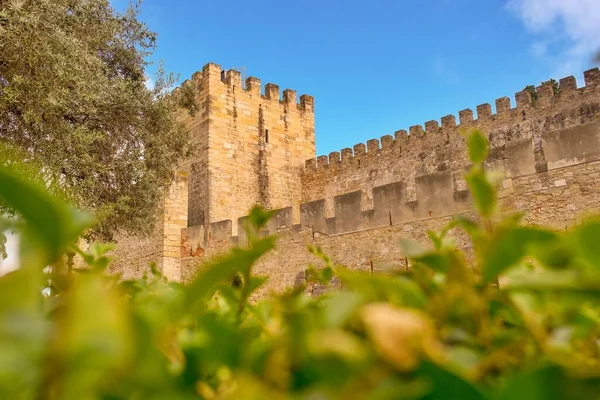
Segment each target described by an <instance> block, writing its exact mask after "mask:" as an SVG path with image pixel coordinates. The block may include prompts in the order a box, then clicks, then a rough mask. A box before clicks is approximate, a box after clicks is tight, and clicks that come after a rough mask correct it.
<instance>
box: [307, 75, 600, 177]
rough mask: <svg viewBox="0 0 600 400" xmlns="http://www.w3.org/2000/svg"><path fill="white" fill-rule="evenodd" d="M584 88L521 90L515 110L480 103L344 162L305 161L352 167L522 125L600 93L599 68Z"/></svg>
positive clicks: (569, 83) (565, 82) (352, 152)
mask: <svg viewBox="0 0 600 400" xmlns="http://www.w3.org/2000/svg"><path fill="white" fill-rule="evenodd" d="M584 79H585V85H584V86H582V87H580V88H578V87H577V82H576V79H575V78H574V77H573V76H569V77H566V78H562V79H560V81H559V93H558V94H556V95H555V93H554V89H553V87H552V85H551V84H544V85H542V86H538V87H537V88H536V96H537V99H536V100H535V101H534V100H533V98H532V96H531V94H530V93H529V92H528V91H521V92H518V93H516V94H515V96H514V101H515V106H514V107H512V104H511V99H510V98H509V97H501V98H499V99H496V100H495V102H494V104H495V112H494V111H493V110H492V105H491V104H489V103H484V104H480V105H478V106H477V107H476V113H474V112H473V110H472V109H464V110H461V111H459V112H458V124H457V118H456V116H454V115H446V116H444V117H442V118H441V124H440V123H438V121H437V120H431V121H427V122H425V124H424V125H423V126H421V125H414V126H411V127H410V128H409V130H408V133H407V132H406V131H405V130H399V131H396V132H395V133H394V136H393V137H392V136H391V135H385V136H382V137H381V138H380V139H370V140H368V141H367V142H366V145H365V144H364V143H358V144H356V145H354V146H353V148H345V149H342V150H341V159H340V157H339V155H338V154H339V153H338V152H332V153H330V154H329V156H325V155H323V156H319V157H317V158H315V159H310V160H306V162H305V170H306V173H308V174H310V173H315V172H317V171H319V170H321V169H323V168H329V167H343V166H345V165H350V164H352V163H353V162H354V160H355V159H361V158H366V157H374V156H377V155H379V154H381V153H383V152H386V151H391V150H394V149H397V150H398V151H399V150H400V148H403V147H407V145H408V144H409V143H410V146H408V147H410V148H412V149H413V150H414V151H422V150H423V149H424V148H426V147H427V146H426V143H427V142H439V141H440V140H442V141H443V140H444V139H446V140H451V139H452V138H456V137H457V135H452V134H451V133H454V132H456V131H461V130H465V129H472V128H481V129H486V130H493V129H494V127H493V126H490V125H494V124H497V125H506V124H507V123H510V121H511V120H512V121H514V122H519V121H523V120H526V119H528V118H534V117H537V116H539V115H541V114H545V113H548V112H551V110H552V109H553V108H554V109H559V108H561V107H562V105H563V104H564V105H568V104H569V103H573V102H585V100H586V98H589V97H593V96H594V95H597V94H598V93H600V70H599V69H598V68H594V69H590V70H588V71H585V72H584Z"/></svg>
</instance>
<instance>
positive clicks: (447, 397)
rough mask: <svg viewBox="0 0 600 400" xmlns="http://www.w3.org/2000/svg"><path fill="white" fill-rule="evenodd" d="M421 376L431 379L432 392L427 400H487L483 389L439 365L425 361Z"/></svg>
mask: <svg viewBox="0 0 600 400" xmlns="http://www.w3.org/2000/svg"><path fill="white" fill-rule="evenodd" d="M417 372H418V373H419V375H421V376H423V377H427V378H429V383H430V385H431V386H432V390H431V392H430V393H429V395H428V396H426V397H425V400H486V399H488V400H489V399H490V398H489V397H488V396H487V395H485V394H484V393H483V392H482V391H481V389H479V388H478V387H477V386H475V385H473V384H472V383H470V382H468V381H466V380H465V379H463V378H461V377H460V376H458V375H456V374H455V373H453V372H451V371H449V370H447V369H444V368H442V367H441V366H439V365H436V364H433V363H431V362H428V361H423V362H422V363H421V366H420V367H419V369H418V371H417Z"/></svg>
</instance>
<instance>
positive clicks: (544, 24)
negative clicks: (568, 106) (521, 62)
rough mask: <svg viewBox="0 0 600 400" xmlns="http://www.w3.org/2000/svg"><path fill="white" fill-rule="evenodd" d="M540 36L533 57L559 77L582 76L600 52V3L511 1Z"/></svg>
mask: <svg viewBox="0 0 600 400" xmlns="http://www.w3.org/2000/svg"><path fill="white" fill-rule="evenodd" d="M508 8H509V9H510V10H511V11H513V12H514V13H515V14H516V15H517V16H518V17H519V18H520V19H521V20H522V22H523V23H524V24H525V27H526V28H527V29H528V30H530V31H531V32H532V33H534V34H535V35H536V39H535V42H534V43H533V44H532V48H531V50H532V53H533V54H534V56H536V57H538V58H539V59H540V60H542V61H544V62H546V63H548V64H549V67H550V68H551V69H553V70H554V72H555V73H556V74H558V75H561V76H562V75H565V74H566V75H570V74H574V73H580V72H581V71H582V70H583V69H587V68H589V67H590V66H591V63H592V60H593V57H594V55H595V54H596V53H597V52H598V51H600V1H599V0H509V2H508Z"/></svg>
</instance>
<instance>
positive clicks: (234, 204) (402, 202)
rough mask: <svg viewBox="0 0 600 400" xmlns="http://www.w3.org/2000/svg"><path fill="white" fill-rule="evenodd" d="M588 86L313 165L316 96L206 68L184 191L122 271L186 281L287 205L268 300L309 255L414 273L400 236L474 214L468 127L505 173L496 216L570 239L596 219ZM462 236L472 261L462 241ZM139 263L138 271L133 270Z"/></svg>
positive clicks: (130, 249)
mask: <svg viewBox="0 0 600 400" xmlns="http://www.w3.org/2000/svg"><path fill="white" fill-rule="evenodd" d="M585 76H586V84H587V85H586V86H585V87H582V88H577V85H576V82H575V80H574V78H572V77H569V78H565V79H563V80H561V90H560V93H559V94H556V95H554V93H553V92H552V90H551V88H549V87H545V86H543V87H540V88H538V97H537V98H538V100H537V101H533V99H532V98H531V96H530V94H529V93H528V92H520V93H518V94H517V95H516V98H515V100H516V101H515V103H514V104H516V107H515V108H511V100H510V99H509V98H506V97H503V98H500V99H498V100H496V102H495V105H496V114H492V110H491V106H490V105H489V104H484V105H481V106H479V107H478V109H477V119H474V117H473V111H472V110H463V111H461V112H460V113H459V115H460V125H457V124H456V117H454V116H452V115H449V116H445V117H443V118H442V119H441V121H442V126H441V129H440V128H439V125H438V123H437V120H432V121H429V122H427V123H425V126H426V131H424V130H423V128H422V126H420V125H417V126H414V127H412V128H411V134H410V135H407V133H406V131H405V130H398V131H397V132H396V133H395V134H394V137H393V138H392V137H391V136H389V135H386V136H383V137H382V139H381V142H379V140H370V141H369V142H368V146H365V144H363V143H360V144H357V145H355V146H353V149H350V148H345V149H342V150H341V152H340V153H338V152H332V153H330V155H329V156H323V157H320V158H317V157H316V154H315V150H314V116H313V110H314V102H313V99H312V97H310V96H306V95H304V96H301V97H300V104H299V105H298V104H295V99H296V96H295V92H294V93H293V92H292V91H286V92H284V96H283V100H280V99H279V88H278V87H276V86H275V85H271V86H269V89H268V90H269V93H268V98H267V97H264V96H261V95H260V81H259V80H257V79H256V78H248V80H247V83H246V89H244V88H241V87H238V85H239V84H240V83H239V82H240V81H241V79H238V78H237V76H236V75H235V74H233V75H231V76H230V75H228V73H226V74H225V75H224V81H222V80H221V70H220V67H218V66H216V65H215V64H209V65H207V66H205V67H204V69H203V71H202V73H201V74H198V75H195V77H194V79H193V80H192V83H193V84H196V85H197V88H198V98H199V100H200V111H199V114H198V116H197V117H196V118H191V117H184V118H185V119H186V122H187V123H188V126H189V127H190V132H191V133H192V136H193V138H194V140H195V142H196V143H197V144H199V149H200V151H199V153H198V154H197V155H196V156H194V157H193V159H192V160H191V161H190V163H189V164H188V165H187V167H188V171H190V179H189V184H190V187H189V191H188V190H187V188H186V189H185V190H184V188H183V187H182V186H179V189H174V191H171V192H169V193H168V195H167V200H166V201H165V213H164V216H163V217H162V218H161V222H160V223H159V229H158V231H159V233H158V236H157V238H150V239H147V240H140V241H138V242H137V243H136V242H135V240H134V239H132V238H127V239H124V240H123V241H121V242H120V245H119V250H118V251H117V255H118V256H119V257H120V260H121V261H119V262H118V263H117V265H116V266H115V268H114V270H115V271H122V272H123V271H124V272H125V276H127V277H130V276H135V275H139V274H140V273H141V271H142V270H143V268H142V267H141V265H143V264H146V263H147V262H148V261H151V260H152V259H156V260H164V261H162V262H163V264H162V265H164V267H163V269H164V270H165V271H166V272H168V273H169V274H171V275H172V276H173V277H174V278H177V276H178V274H179V275H180V276H181V279H182V280H186V279H189V278H190V277H191V276H193V275H194V273H195V271H196V270H197V265H198V264H199V262H200V261H202V260H205V259H207V258H210V257H213V256H215V255H218V254H220V253H222V252H224V251H226V250H227V249H229V248H230V247H231V245H232V243H233V244H235V243H240V244H243V243H244V242H245V238H244V233H243V230H242V229H240V228H239V226H241V224H242V223H243V221H244V220H245V218H242V217H243V216H244V215H245V214H246V213H247V211H248V210H249V209H250V208H251V207H252V205H254V204H255V203H257V202H258V203H262V204H263V205H265V206H267V207H269V208H271V209H278V212H277V214H276V217H275V219H274V220H272V221H271V222H270V223H269V224H268V227H267V228H268V231H269V232H271V233H278V234H279V242H278V246H277V249H276V250H274V251H273V252H272V253H270V254H269V255H267V256H266V257H264V258H262V259H261V260H260V261H259V263H258V265H257V266H256V272H257V273H259V274H266V275H269V276H270V279H269V284H268V287H267V289H265V290H271V289H273V290H279V291H280V290H284V289H286V288H287V287H290V286H293V284H294V281H295V280H297V279H296V278H297V277H299V276H301V274H302V273H303V271H304V270H305V269H306V267H307V265H308V264H309V263H315V262H317V261H318V260H316V259H315V258H314V256H312V255H311V254H310V253H309V252H308V251H307V250H306V247H307V246H308V245H317V246H320V247H322V248H323V251H324V252H325V253H327V254H329V255H330V256H331V258H332V259H333V260H334V261H335V262H336V263H340V264H345V265H347V266H348V267H350V268H354V269H362V270H368V271H377V272H379V271H386V270H389V269H390V268H392V269H393V268H407V263H406V259H405V257H404V255H403V254H402V252H401V250H400V248H399V245H398V242H399V240H401V239H409V240H415V241H417V242H421V243H422V244H427V243H428V238H427V231H428V230H436V229H440V228H441V227H442V226H443V225H445V224H446V223H448V221H450V220H451V218H452V215H453V214H456V213H470V212H471V211H470V210H471V199H470V198H469V196H468V192H467V190H466V182H465V180H464V174H465V172H466V171H467V170H468V168H469V166H470V165H469V161H468V160H467V157H466V154H467V152H466V143H465V138H464V135H463V132H464V131H465V130H468V129H471V128H477V129H480V130H481V131H482V132H484V133H485V134H487V135H488V138H489V141H490V145H491V149H490V154H489V158H488V160H487V161H486V164H485V165H486V168H488V169H490V170H495V171H498V172H499V173H501V175H503V176H504V178H503V179H501V181H500V182H499V183H498V193H499V196H500V205H501V210H502V211H504V212H508V211H513V210H519V211H524V212H525V214H526V217H525V218H526V220H527V221H529V222H531V223H540V224H546V225H549V226H551V227H554V228H556V229H561V230H562V229H565V228H566V227H568V226H570V225H571V224H573V223H575V222H576V221H577V218H579V217H580V216H581V215H582V214H584V213H589V212H594V211H598V210H600V196H598V193H600V179H599V178H600V85H598V79H597V77H598V76H600V75H599V74H598V71H597V70H592V71H591V72H590V71H588V72H586V75H585ZM236 82H237V83H236ZM257 85H258V88H257ZM267 131H268V132H267ZM267 133H268V140H267ZM380 145H381V146H380ZM305 160H310V162H305ZM317 160H320V161H317ZM305 164H306V167H304V165H305ZM177 187H178V186H177V182H176V185H175V188H177ZM186 193H189V195H186ZM169 196H170V197H169ZM173 196H175V197H173ZM175 198H177V200H176V199H175ZM188 198H189V207H188V206H187V199H188ZM173 210H174V211H173ZM185 210H187V213H186V211H185ZM188 216H189V217H188ZM231 221H234V223H233V224H232V223H231ZM187 225H189V227H187ZM203 226H208V234H207V235H205V234H204V229H203V228H202V227H203ZM181 228H184V229H181ZM178 232H179V233H178ZM454 234H455V235H456V236H457V241H458V244H459V245H460V246H462V247H463V248H465V249H467V251H470V250H469V249H470V246H471V244H470V242H469V241H468V240H467V237H466V236H465V235H464V234H462V233H461V232H460V231H457V232H454ZM174 243H180V245H179V246H174V245H173V244H174ZM136 245H137V247H136ZM176 247H177V248H178V249H179V251H180V253H179V254H177V251H176V249H175V248H176ZM178 257H179V264H176V263H175V261H173V260H176V259H177V258H178ZM132 259H136V260H138V261H139V263H135V264H133V265H132V264H128V263H127V261H128V260H132ZM165 261H166V262H165ZM177 265H179V268H180V271H179V272H177ZM319 290H320V288H318V290H316V291H317V292H318V291H319Z"/></svg>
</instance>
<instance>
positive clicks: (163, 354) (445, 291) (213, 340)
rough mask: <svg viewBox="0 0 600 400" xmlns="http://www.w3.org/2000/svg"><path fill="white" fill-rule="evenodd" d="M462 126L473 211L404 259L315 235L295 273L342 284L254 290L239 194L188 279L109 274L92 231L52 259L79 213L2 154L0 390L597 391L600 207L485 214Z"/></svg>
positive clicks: (256, 224) (483, 181)
mask: <svg viewBox="0 0 600 400" xmlns="http://www.w3.org/2000/svg"><path fill="white" fill-rule="evenodd" d="M467 143H468V146H469V155H470V157H471V161H472V162H473V168H472V170H471V171H470V172H469V175H468V184H469V188H470V190H471V191H472V194H473V199H474V201H475V203H476V209H477V210H480V212H481V213H480V215H478V216H473V215H471V216H464V215H462V216H456V217H455V218H454V219H453V220H452V222H450V223H449V225H447V226H446V227H444V228H443V229H442V230H441V231H439V232H429V238H430V239H431V245H430V246H429V247H428V248H424V247H420V246H418V245H415V244H406V243H404V244H403V247H404V253H405V254H406V255H407V256H408V257H409V258H410V266H411V267H410V269H409V270H408V271H407V270H404V269H403V268H402V269H399V270H398V272H396V273H390V274H373V273H365V272H359V271H352V270H348V269H346V268H344V267H343V266H339V265H336V264H334V263H333V261H332V260H331V259H330V258H329V257H328V256H327V255H325V254H323V252H322V251H321V250H320V249H318V248H313V249H312V252H313V254H315V255H316V256H317V257H318V258H319V259H320V262H321V266H320V267H319V268H317V267H309V270H308V271H307V274H306V275H307V276H308V277H309V279H310V282H308V284H311V285H312V284H316V283H320V284H327V282H330V281H331V279H332V277H333V276H334V275H335V276H336V278H337V279H339V280H340V281H341V282H342V288H341V289H340V290H333V291H330V292H328V293H325V294H324V295H322V296H321V297H319V298H311V297H309V296H307V295H305V294H304V290H303V289H304V288H303V287H299V288H295V289H290V290H289V291H288V292H286V293H282V294H274V295H271V296H267V297H264V298H263V299H260V300H259V301H258V302H255V303H252V302H250V301H249V299H250V298H251V295H252V293H254V292H255V291H256V290H257V289H258V288H259V287H261V285H263V284H264V282H265V281H266V279H267V278H266V277H261V276H257V275H255V274H254V265H255V264H256V261H257V260H258V259H259V258H260V257H262V256H263V255H265V254H267V253H268V252H269V251H270V250H271V249H272V248H273V247H274V245H275V240H276V238H275V237H274V236H264V235H261V234H260V232H261V231H262V228H263V227H264V225H265V223H266V222H267V220H268V218H269V217H270V215H272V214H270V213H267V212H265V211H263V210H261V209H259V208H256V209H254V210H253V211H252V212H251V213H250V215H249V218H248V220H249V222H250V225H249V226H247V227H246V234H247V237H248V239H249V244H248V246H246V247H242V248H234V249H233V250H231V251H230V252H229V253H227V254H224V255H222V256H221V257H219V258H216V259H213V260H212V261H210V263H208V264H206V265H204V266H203V267H202V268H200V269H199V271H200V274H199V275H198V276H197V277H196V278H195V280H194V281H193V282H192V283H191V284H190V285H188V286H183V285H180V284H177V283H173V282H167V281H166V279H165V278H164V277H162V276H161V274H160V272H159V271H158V270H157V269H156V268H155V267H153V268H152V270H151V274H149V275H147V276H144V277H143V278H140V279H136V280H130V281H122V282H119V281H118V278H115V277H107V276H105V275H104V274H103V271H104V270H105V269H106V267H107V265H108V264H109V262H110V258H109V257H107V256H106V252H107V251H108V250H110V249H111V248H112V246H110V245H102V244H97V243H96V244H94V245H92V247H91V248H90V249H89V251H88V252H83V251H81V250H79V249H76V250H77V251H78V252H79V255H80V257H82V258H83V260H84V262H85V264H86V268H85V269H82V270H75V272H74V273H71V274H65V273H64V272H61V271H64V268H63V267H64V264H63V261H64V257H61V254H64V252H65V251H67V250H68V249H69V248H70V246H72V245H71V243H72V240H73V238H74V237H77V235H78V232H80V231H81V230H82V229H84V228H85V227H86V226H89V224H90V223H91V221H90V219H89V217H87V216H86V215H82V214H81V213H79V212H77V211H76V210H74V209H73V208H71V207H69V206H68V205H67V204H65V203H64V202H61V201H59V200H57V199H55V198H54V197H52V196H50V195H48V193H46V192H45V191H44V190H40V189H39V187H37V186H36V185H34V184H32V183H30V182H27V181H25V180H23V179H22V177H20V176H19V175H18V174H16V173H15V172H14V171H10V170H8V169H6V168H2V167H0V201H1V202H4V203H5V204H10V205H12V206H14V207H16V208H17V209H18V210H19V212H20V214H21V215H23V220H22V221H21V222H20V223H19V226H18V229H19V232H20V234H21V236H22V238H23V240H22V241H21V268H20V269H18V270H16V271H14V272H11V273H9V274H7V275H4V276H0V321H1V322H2V323H1V324H0V398H6V399H15V400H29V399H47V400H54V399H61V400H71V399H72V400H80V399H149V400H151V399H157V400H158V399H176V400H177V399H180V400H187V399H190V400H191V399H249V400H252V399H256V400H258V399H307V400H308V399H324V400H329V399H344V400H354V399H356V400H359V399H360V400H362V399H375V400H385V399H389V400H392V399H394V400H395V399H413V400H453V399H461V400H509V399H510V400H584V399H585V400H588V399H598V398H599V393H600V347H599V345H598V343H599V340H600V256H599V254H600V253H599V251H598V245H597V243H598V241H599V240H600V222H599V221H598V220H594V219H592V220H586V221H584V222H583V223H582V224H581V225H579V226H575V227H573V228H572V229H571V230H569V231H568V232H555V231H552V230H548V229H544V228H543V227H535V226H528V225H524V224H522V222H521V218H520V215H519V214H499V212H498V211H497V209H496V208H495V207H490V206H486V205H485V204H484V203H485V202H486V201H488V199H489V196H490V193H491V194H492V195H493V193H494V191H493V190H491V189H490V188H493V181H491V180H490V176H489V175H488V174H487V172H486V171H485V170H484V168H483V158H484V156H485V154H487V153H488V149H487V146H488V142H487V140H486V138H485V137H483V135H481V134H480V133H479V132H476V131H475V132H473V133H472V134H471V136H470V137H469V139H468V140H467ZM478 192H481V193H478ZM474 217H475V218H474ZM458 229H461V230H464V231H465V232H466V233H467V234H468V236H469V237H470V239H471V245H472V246H471V247H472V250H473V254H471V255H470V256H467V254H465V253H464V251H463V250H462V249H460V248H458V247H457V245H456V242H455V241H454V240H453V237H452V235H453V232H455V231H456V230H458ZM49 263H50V264H52V265H53V272H52V273H51V275H50V280H49V281H50V282H51V287H50V288H46V293H47V292H48V291H50V292H51V293H52V295H50V296H48V297H45V298H43V297H42V291H41V290H40V288H41V285H43V284H46V282H48V276H46V275H45V274H44V272H43V271H44V267H45V266H46V265H48V264H49ZM282 267H284V266H282ZM234 275H235V276H237V278H236V281H237V283H236V285H232V284H231V277H232V276H234ZM497 278H500V281H501V282H502V283H501V284H500V285H499V286H498V285H490V284H488V282H494V281H496V280H497ZM99 299H100V300H99Z"/></svg>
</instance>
